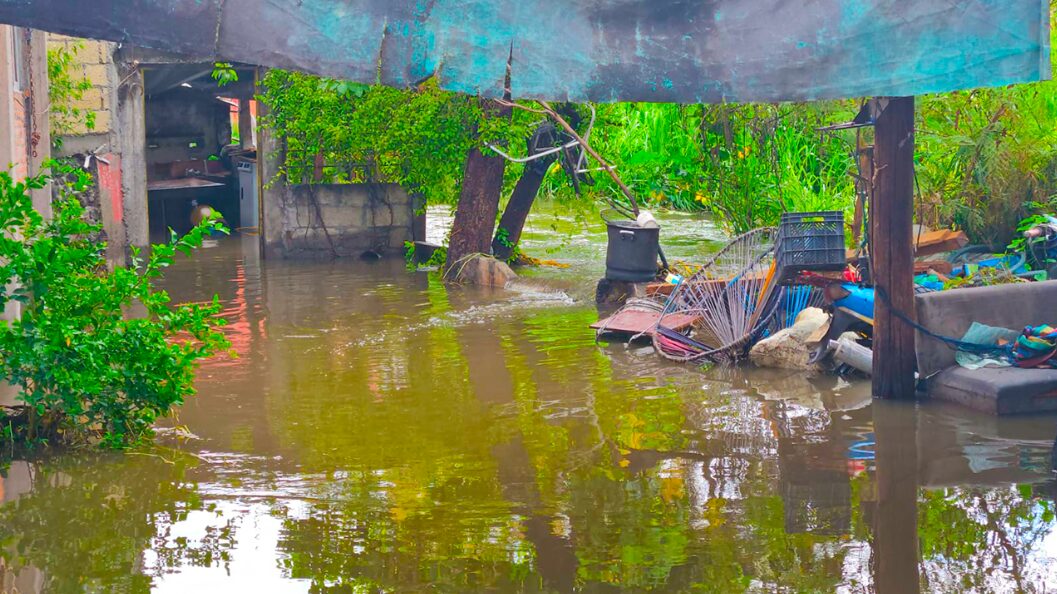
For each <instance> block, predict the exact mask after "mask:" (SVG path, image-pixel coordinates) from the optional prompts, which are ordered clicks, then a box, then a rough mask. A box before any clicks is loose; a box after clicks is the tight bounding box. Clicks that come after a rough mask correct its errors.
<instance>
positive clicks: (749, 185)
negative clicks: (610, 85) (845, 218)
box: [545, 103, 855, 232]
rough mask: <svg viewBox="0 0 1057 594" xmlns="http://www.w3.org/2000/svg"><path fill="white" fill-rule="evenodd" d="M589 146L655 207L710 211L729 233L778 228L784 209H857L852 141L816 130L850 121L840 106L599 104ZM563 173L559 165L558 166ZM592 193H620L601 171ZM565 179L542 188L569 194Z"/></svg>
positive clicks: (844, 107) (551, 180)
mask: <svg viewBox="0 0 1057 594" xmlns="http://www.w3.org/2000/svg"><path fill="white" fill-rule="evenodd" d="M597 109H598V120H597V122H596V130H595V133H594V134H593V135H592V138H591V143H592V145H593V146H594V148H596V149H597V150H598V151H599V153H600V154H601V155H602V156H603V157H604V158H606V159H608V160H609V161H610V163H612V164H613V165H614V166H615V167H616V169H617V171H618V172H619V173H620V176H621V178H622V179H623V181H624V182H625V183H626V184H627V185H628V186H629V187H630V188H631V190H632V192H633V193H634V194H635V195H636V196H637V197H638V199H639V200H640V201H641V202H642V203H644V204H645V205H648V206H650V207H652V208H675V209H679V210H697V209H707V210H709V211H711V212H712V213H713V214H715V215H716V216H717V217H718V218H719V219H720V221H721V222H722V223H723V224H724V225H725V226H726V227H727V228H728V229H729V230H730V231H733V232H743V231H746V230H748V229H751V228H754V227H759V226H764V225H774V224H776V223H777V222H778V218H779V215H780V214H781V213H782V212H783V211H808V210H843V211H849V212H850V210H851V208H852V207H853V205H854V200H855V188H854V182H853V178H852V177H851V175H849V173H851V172H852V168H853V167H854V161H853V157H852V148H853V145H852V144H851V142H850V141H851V140H852V138H851V137H850V136H848V135H847V133H843V134H832V133H831V134H819V133H816V132H815V129H816V128H818V127H820V126H822V125H825V124H827V123H830V122H831V121H834V119H848V118H849V117H850V116H846V115H845V113H844V112H847V111H849V109H848V106H847V105H844V104H837V103H834V104H826V105H824V106H815V105H786V106H774V105H741V106H732V105H715V106H704V105H690V106H679V105H665V104H651V103H617V104H612V105H601V106H598V108H597ZM556 169H557V168H556ZM595 177H596V181H597V185H596V186H595V187H594V188H593V189H592V190H590V192H591V194H592V195H594V196H596V197H600V196H606V197H613V196H617V195H618V194H619V190H618V188H617V187H616V185H615V184H614V183H612V181H611V180H610V179H609V178H608V177H606V176H604V175H601V174H596V176H595ZM567 185H568V184H567V180H566V179H565V178H564V176H551V177H550V178H549V179H548V181H547V185H546V186H545V187H546V189H547V192H548V193H549V194H551V195H553V196H559V197H561V196H565V195H568V194H570V193H571V189H569V188H568V187H567Z"/></svg>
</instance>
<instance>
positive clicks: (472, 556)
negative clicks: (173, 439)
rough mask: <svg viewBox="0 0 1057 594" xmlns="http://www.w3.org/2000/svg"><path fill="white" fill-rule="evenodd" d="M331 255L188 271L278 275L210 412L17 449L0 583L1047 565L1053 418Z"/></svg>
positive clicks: (805, 574) (233, 289)
mask: <svg viewBox="0 0 1057 594" xmlns="http://www.w3.org/2000/svg"><path fill="white" fill-rule="evenodd" d="M225 262H226V261H225V260H224V259H221V258H218V259H215V260H213V261H210V260H208V259H206V260H204V261H203V262H202V263H198V264H196V266H201V267H204V268H202V269H196V270H195V272H194V276H193V278H196V279H200V278H214V277H217V276H220V277H223V274H224V273H223V270H224V269H223V267H224V266H226V265H227V264H225ZM342 266H345V265H336V264H335V265H331V264H320V265H318V266H316V267H305V266H302V267H298V268H293V267H290V268H282V267H280V268H278V269H274V268H273V269H272V270H271V271H269V269H267V268H265V269H264V270H262V271H259V272H258V274H259V278H256V280H255V281H253V280H252V279H250V280H247V278H248V275H246V274H241V275H238V276H236V275H233V276H232V277H231V278H235V279H236V280H235V281H233V284H232V286H230V287H227V286H226V285H225V286H221V287H219V288H217V287H212V286H210V287H204V288H202V289H195V290H209V291H212V290H219V291H221V294H222V297H226V298H228V299H229V300H237V299H239V298H240V297H239V296H240V295H250V296H253V298H254V299H255V300H257V301H258V302H259V303H261V304H263V305H254V306H253V307H240V306H238V304H235V305H233V306H232V308H233V309H234V310H237V311H240V312H243V313H242V314H240V315H244V316H245V317H246V320H245V321H246V327H247V328H251V329H258V330H254V331H253V332H250V333H247V334H246V336H245V337H244V338H245V341H244V343H240V345H241V346H240V349H241V350H242V357H241V358H240V359H239V361H238V362H237V363H232V362H224V363H223V364H222V365H221V364H218V365H217V367H214V368H206V369H204V370H203V382H202V386H201V390H202V396H201V398H200V399H199V400H198V401H197V402H194V403H192V404H191V405H189V406H188V407H187V409H186V410H185V411H184V413H183V418H182V422H184V423H186V424H187V425H188V426H189V427H191V429H192V430H193V431H194V432H195V433H197V434H198V435H199V436H201V437H202V438H203V440H202V441H190V442H187V443H182V444H178V445H176V446H175V447H176V450H163V451H160V452H164V453H158V454H157V456H156V455H126V456H85V455H67V456H62V457H58V458H55V459H50V460H41V461H34V462H30V463H26V462H15V463H13V464H12V465H11V466H10V467H9V469H8V470H5V473H6V474H5V476H6V478H5V479H4V480H5V483H4V484H5V486H6V487H8V488H7V489H6V490H5V491H4V495H3V497H4V503H3V505H0V556H2V559H3V567H4V569H3V570H2V575H3V578H2V579H3V580H5V581H4V582H2V583H0V585H3V586H4V587H8V588H10V586H11V584H12V583H13V582H14V580H15V579H16V576H22V577H21V578H20V579H22V580H23V581H24V582H25V581H29V582H33V583H32V584H30V586H31V587H30V588H28V591H41V592H44V591H47V592H82V591H100V592H101V591H107V592H109V591H125V592H146V591H150V590H151V589H152V588H153V589H156V590H158V591H180V590H179V589H178V587H182V586H183V585H184V584H189V583H192V582H191V578H192V577H194V579H197V580H198V581H197V582H196V583H199V584H216V585H217V587H218V588H219V587H222V586H223V585H224V584H231V587H230V588H227V591H239V590H240V588H239V587H238V585H242V586H245V585H246V584H249V583H255V584H262V583H266V584H269V585H268V587H267V588H265V589H261V588H264V586H259V587H258V588H257V589H258V590H259V591H266V590H267V591H276V592H282V591H302V592H303V591H310V592H389V591H425V590H430V591H452V592H472V591H490V592H570V591H583V592H602V591H658V592H660V591H664V592H684V591H685V592H743V591H746V592H756V591H767V592H770V591H789V592H794V591H795V592H831V591H843V592H862V591H882V592H907V591H911V590H913V588H914V587H915V586H919V587H920V589H921V590H922V591H928V592H962V591H979V592H990V591H1007V590H1008V591H1028V592H1030V591H1044V588H1045V587H1046V581H1047V578H1048V577H1049V576H1052V575H1053V574H1054V572H1055V571H1057V559H1055V552H1054V551H1055V550H1057V536H1055V533H1054V527H1055V525H1057V521H1055V519H1054V514H1053V505H1052V501H1051V500H1050V499H1049V497H1051V496H1052V494H1051V492H1050V491H1049V490H1050V489H1052V488H1053V482H1052V479H1050V478H1049V475H1048V471H1047V470H1046V468H1045V466H1046V465H1045V461H1046V459H1047V458H1048V456H1049V452H1048V445H1047V444H1046V442H1045V441H1043V436H1042V434H1041V433H1040V432H1041V431H1042V429H1040V428H1039V427H1041V425H1036V424H1032V423H1028V422H1026V421H996V420H993V419H985V418H982V417H977V416H974V415H972V414H970V413H966V412H964V411H959V410H948V409H940V408H938V407H935V406H933V405H926V406H921V407H914V406H910V407H907V406H898V405H890V404H877V405H873V406H870V405H868V402H867V400H866V399H864V398H862V395H861V394H857V393H856V389H857V388H856V387H855V386H847V385H843V384H837V383H836V382H835V381H834V380H826V379H813V380H808V379H805V378H804V377H802V376H800V375H796V374H792V375H790V374H775V373H770V372H731V371H729V370H719V369H717V370H711V371H707V372H698V371H696V370H692V369H686V368H682V367H669V366H666V365H664V364H661V363H659V362H657V361H656V360H655V358H654V357H652V356H650V355H648V354H646V353H639V352H638V351H637V350H636V349H635V348H632V349H628V350H625V349H624V348H623V347H622V346H620V345H601V346H596V345H595V344H594V342H593V337H592V336H591V335H590V334H589V333H587V332H585V331H584V328H585V327H586V325H587V324H588V323H590V322H591V321H594V319H595V318H596V315H597V314H596V312H595V311H594V310H593V309H590V308H584V307H581V306H577V305H563V306H561V307H554V306H553V305H548V304H544V305H533V304H532V303H527V304H526V303H524V302H516V303H515V306H514V307H507V308H505V309H504V308H503V307H500V306H497V305H496V297H495V296H494V295H486V296H482V295H480V294H477V293H475V292H474V291H472V290H468V289H446V288H444V287H443V286H441V285H439V284H438V283H436V281H434V280H429V279H427V277H426V276H424V275H420V276H414V275H407V274H405V273H403V272H402V271H399V270H397V269H394V270H392V271H390V272H385V270H384V269H383V270H382V271H381V272H379V269H377V268H364V269H362V270H361V269H360V268H356V267H353V268H342ZM350 266H351V265H350ZM355 266H359V267H363V266H366V265H363V264H356V265H355ZM210 267H220V270H221V272H218V271H217V269H215V268H210ZM240 270H242V269H240ZM269 272H270V273H269ZM386 274H388V275H389V276H385V275H386ZM299 275H300V276H299ZM379 275H382V278H384V279H385V281H384V282H379V281H378V278H379ZM251 281H252V282H255V283H257V285H256V286H246V285H245V283H247V282H251ZM188 284H189V285H194V283H188ZM192 288H193V287H192ZM188 290H189V291H190V289H188ZM225 291H226V292H225ZM175 292H177V291H175V290H174V293H175ZM190 294H191V295H193V294H194V293H193V292H191V293H190ZM350 294H355V295H358V298H357V299H354V300H350V299H347V296H348V295H350ZM177 297H179V295H177ZM501 304H502V302H500V305H501ZM482 320H483V323H478V322H480V321H482ZM1046 437H1047V438H1048V439H1052V435H1048V436H1046ZM181 452H188V453H187V454H182V453H181ZM151 453H152V452H151ZM158 456H160V457H158ZM26 468H29V469H31V470H32V472H30V473H28V474H31V475H32V477H33V478H32V481H31V484H29V485H28V486H27V487H25V488H15V483H16V482H17V480H16V479H17V476H16V475H19V473H22V474H27V473H26V472H23V470H24V469H26ZM20 469H22V470H20ZM19 480H20V479H19ZM27 576H28V577H27ZM253 580H256V581H253ZM20 586H21V587H22V590H21V591H23V592H26V591H27V588H26V587H25V585H24V584H20ZM167 588H168V590H167ZM243 589H244V588H243ZM184 591H186V589H185V590H184ZM202 591H205V590H202Z"/></svg>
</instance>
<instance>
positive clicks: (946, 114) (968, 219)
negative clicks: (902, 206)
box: [917, 82, 1057, 249]
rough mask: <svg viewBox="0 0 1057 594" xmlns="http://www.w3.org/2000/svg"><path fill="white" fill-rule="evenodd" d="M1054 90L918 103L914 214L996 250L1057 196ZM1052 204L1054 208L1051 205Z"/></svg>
mask: <svg viewBox="0 0 1057 594" xmlns="http://www.w3.org/2000/svg"><path fill="white" fill-rule="evenodd" d="M1055 91H1057V86H1055V85H1054V83H1052V82H1044V83H1037V84H1033V85H1022V86H1016V87H1006V88H1000V89H978V90H974V91H961V92H957V93H948V94H945V95H934V96H929V97H924V98H922V99H921V101H920V104H919V108H918V123H917V128H918V133H917V143H918V148H917V172H918V180H919V183H920V186H921V190H922V194H923V207H922V212H921V213H919V216H920V217H921V218H923V219H924V221H925V222H926V223H928V224H931V225H932V226H936V227H946V226H951V225H953V226H956V227H958V228H961V229H964V230H965V231H966V233H967V234H968V235H969V237H970V239H972V241H973V242H974V243H983V244H988V245H991V246H993V247H995V248H996V249H997V248H1000V247H1001V246H1004V245H1006V244H1008V243H1009V242H1010V240H1012V239H1013V237H1014V234H1015V232H1016V229H1017V224H1018V221H1020V220H1021V219H1023V218H1025V217H1026V216H1027V215H1028V214H1030V212H1031V211H1032V210H1033V208H1032V205H1033V204H1038V203H1047V202H1049V201H1050V199H1051V196H1053V195H1054V194H1057V158H1055V156H1057V92H1055ZM1051 206H1052V205H1051Z"/></svg>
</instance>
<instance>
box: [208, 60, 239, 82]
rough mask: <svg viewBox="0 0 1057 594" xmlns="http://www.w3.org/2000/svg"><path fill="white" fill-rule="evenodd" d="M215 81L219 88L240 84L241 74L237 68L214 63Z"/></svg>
mask: <svg viewBox="0 0 1057 594" xmlns="http://www.w3.org/2000/svg"><path fill="white" fill-rule="evenodd" d="M212 77H213V80H215V81H217V86H218V87H224V86H227V85H230V84H231V83H235V82H239V73H238V71H237V70H235V67H234V66H232V65H231V64H229V63H227V62H214V63H213V74H212Z"/></svg>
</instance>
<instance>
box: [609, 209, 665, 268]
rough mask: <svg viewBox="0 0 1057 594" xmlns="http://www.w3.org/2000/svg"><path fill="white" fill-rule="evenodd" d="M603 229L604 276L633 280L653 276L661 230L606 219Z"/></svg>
mask: <svg viewBox="0 0 1057 594" xmlns="http://www.w3.org/2000/svg"><path fill="white" fill-rule="evenodd" d="M606 229H607V231H608V232H609V245H608V248H607V249H606V278H607V279H609V280H616V281H628V282H634V283H641V282H649V281H651V280H653V279H654V278H655V277H656V276H657V253H658V249H659V246H660V241H661V230H660V229H659V228H657V227H640V226H639V225H638V223H636V222H635V221H606Z"/></svg>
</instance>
